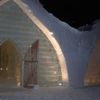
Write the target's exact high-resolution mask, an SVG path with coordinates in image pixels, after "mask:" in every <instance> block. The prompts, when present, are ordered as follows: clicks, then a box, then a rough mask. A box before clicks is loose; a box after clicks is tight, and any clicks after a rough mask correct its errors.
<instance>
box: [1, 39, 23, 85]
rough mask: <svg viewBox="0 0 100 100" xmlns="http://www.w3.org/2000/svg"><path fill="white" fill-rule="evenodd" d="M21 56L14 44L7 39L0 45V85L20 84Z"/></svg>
mask: <svg viewBox="0 0 100 100" xmlns="http://www.w3.org/2000/svg"><path fill="white" fill-rule="evenodd" d="M20 66H21V57H20V54H19V53H18V51H17V49H16V47H15V46H14V44H13V43H12V42H11V41H9V40H7V41H5V42H4V43H3V44H2V45H1V46H0V85H4V86H19V85H20Z"/></svg>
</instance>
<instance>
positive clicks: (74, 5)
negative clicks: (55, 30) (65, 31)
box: [39, 0, 100, 28]
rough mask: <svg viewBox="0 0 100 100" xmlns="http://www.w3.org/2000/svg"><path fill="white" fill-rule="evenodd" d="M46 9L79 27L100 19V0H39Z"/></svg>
mask: <svg viewBox="0 0 100 100" xmlns="http://www.w3.org/2000/svg"><path fill="white" fill-rule="evenodd" d="M39 1H40V2H41V3H42V5H43V6H44V8H45V9H47V10H48V11H49V12H50V13H53V15H55V16H56V17H58V18H59V19H60V20H62V21H65V22H67V23H68V24H70V25H71V26H73V27H75V28H78V27H80V26H83V25H85V24H92V22H93V21H94V20H96V19H100V3H99V0H98V1H96V0H94V1H93V0H39Z"/></svg>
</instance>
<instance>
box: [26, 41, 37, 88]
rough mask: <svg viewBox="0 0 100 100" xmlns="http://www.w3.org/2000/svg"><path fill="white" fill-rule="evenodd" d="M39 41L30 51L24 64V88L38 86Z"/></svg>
mask: <svg viewBox="0 0 100 100" xmlns="http://www.w3.org/2000/svg"><path fill="white" fill-rule="evenodd" d="M38 47H39V41H38V40H36V41H35V42H34V43H33V44H32V45H31V47H30V48H29V49H28V51H27V54H26V56H25V62H24V65H25V66H24V75H25V76H24V77H25V81H24V87H26V88H33V87H34V85H36V84H37V65H38Z"/></svg>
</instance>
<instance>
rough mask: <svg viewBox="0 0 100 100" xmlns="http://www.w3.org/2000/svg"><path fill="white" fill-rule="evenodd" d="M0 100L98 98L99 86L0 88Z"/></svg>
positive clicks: (99, 94) (75, 99) (96, 99)
mask: <svg viewBox="0 0 100 100" xmlns="http://www.w3.org/2000/svg"><path fill="white" fill-rule="evenodd" d="M0 100H100V87H87V88H78V89H76V88H71V87H67V88H65V87H53V88H50V87H49V88H48V87H38V88H34V89H16V88H13V89H10V88H9V89H8V88H5V89H0Z"/></svg>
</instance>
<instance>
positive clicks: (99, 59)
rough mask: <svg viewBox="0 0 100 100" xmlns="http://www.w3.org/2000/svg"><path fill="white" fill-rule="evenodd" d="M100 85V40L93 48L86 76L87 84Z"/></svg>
mask: <svg viewBox="0 0 100 100" xmlns="http://www.w3.org/2000/svg"><path fill="white" fill-rule="evenodd" d="M95 85H100V40H99V41H97V42H96V47H95V48H94V49H93V51H92V54H91V57H90V60H89V62H88V69H87V72H86V76H85V86H95Z"/></svg>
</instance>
